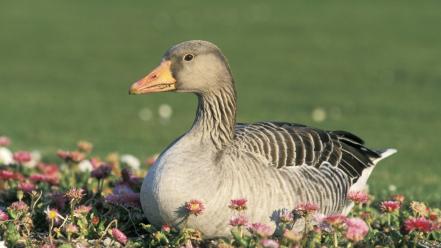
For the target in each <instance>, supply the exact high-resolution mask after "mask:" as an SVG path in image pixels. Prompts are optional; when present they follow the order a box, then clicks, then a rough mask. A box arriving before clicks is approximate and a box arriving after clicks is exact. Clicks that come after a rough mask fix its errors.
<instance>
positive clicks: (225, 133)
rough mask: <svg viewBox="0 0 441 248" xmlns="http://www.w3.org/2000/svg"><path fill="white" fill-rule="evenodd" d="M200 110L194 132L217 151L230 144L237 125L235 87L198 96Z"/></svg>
mask: <svg viewBox="0 0 441 248" xmlns="http://www.w3.org/2000/svg"><path fill="white" fill-rule="evenodd" d="M197 96H198V109H197V111H196V119H195V121H194V123H193V127H192V131H193V132H194V133H197V134H198V135H201V138H202V139H204V140H206V139H209V140H210V142H212V143H213V145H214V146H215V147H216V148H217V149H219V150H220V149H222V148H224V147H225V146H226V145H228V144H230V143H231V142H232V141H233V138H234V127H235V125H236V92H235V89H234V86H232V85H231V86H229V87H223V88H221V89H218V90H216V91H211V92H205V93H201V94H197Z"/></svg>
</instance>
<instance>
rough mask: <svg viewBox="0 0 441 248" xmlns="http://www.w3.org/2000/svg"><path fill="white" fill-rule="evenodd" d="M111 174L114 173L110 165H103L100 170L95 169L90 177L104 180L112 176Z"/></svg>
mask: <svg viewBox="0 0 441 248" xmlns="http://www.w3.org/2000/svg"><path fill="white" fill-rule="evenodd" d="M110 172H112V167H111V166H110V165H105V164H103V165H101V166H99V167H98V168H96V169H94V170H93V171H92V172H91V173H90V175H91V176H92V177H94V178H96V179H104V178H107V177H108V176H110Z"/></svg>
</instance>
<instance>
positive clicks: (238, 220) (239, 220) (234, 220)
mask: <svg viewBox="0 0 441 248" xmlns="http://www.w3.org/2000/svg"><path fill="white" fill-rule="evenodd" d="M247 224H248V218H247V217H246V216H243V215H237V216H233V217H231V219H230V225H231V226H246V225H247Z"/></svg>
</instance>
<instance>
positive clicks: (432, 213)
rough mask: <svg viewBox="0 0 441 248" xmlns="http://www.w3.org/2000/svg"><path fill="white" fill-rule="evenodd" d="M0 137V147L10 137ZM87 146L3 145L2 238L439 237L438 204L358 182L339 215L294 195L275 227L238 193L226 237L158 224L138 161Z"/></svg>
mask: <svg viewBox="0 0 441 248" xmlns="http://www.w3.org/2000/svg"><path fill="white" fill-rule="evenodd" d="M0 140H2V142H1V144H0V146H2V147H1V148H3V149H7V146H8V145H9V143H10V142H9V139H7V138H6V137H0ZM6 141H8V142H6ZM92 150H93V146H92V144H90V143H89V142H85V141H83V142H79V143H78V146H77V149H76V150H74V151H59V152H58V157H59V160H58V161H57V162H58V163H57V164H55V163H53V162H51V163H47V162H41V161H39V160H38V158H36V157H38V156H35V154H31V153H28V152H26V151H19V152H15V153H12V152H11V154H10V155H11V158H12V161H13V162H12V163H8V164H0V179H1V180H0V240H3V241H2V242H5V243H6V244H7V245H8V246H10V247H15V246H16V247H89V246H111V247H120V246H126V247H158V246H163V247H164V246H166V247H167V246H169V247H199V246H204V247H205V246H210V247H320V246H322V247H323V246H324V247H342V246H346V247H352V246H354V247H374V246H388V247H406V246H407V247H427V246H441V242H440V239H441V230H440V228H441V210H440V209H438V208H429V207H428V206H427V205H426V204H425V203H423V202H416V201H411V202H409V201H406V200H405V197H404V196H403V195H393V196H391V197H389V199H386V200H385V201H374V200H373V197H372V196H368V195H367V194H366V193H364V192H351V193H350V194H348V201H352V204H354V205H355V206H354V208H353V210H352V211H351V212H350V213H349V215H348V216H343V215H338V214H337V215H329V216H323V215H321V214H320V213H319V212H318V211H319V207H318V205H316V204H314V203H303V204H299V205H298V206H293V209H286V210H284V211H281V212H280V216H279V221H278V222H277V226H276V229H275V230H274V229H273V228H272V227H270V226H267V225H265V224H263V223H253V222H252V220H250V219H248V217H247V208H249V207H250V206H248V205H247V200H246V199H245V198H241V199H232V200H231V202H230V204H229V205H228V206H225V211H231V210H232V211H233V215H232V217H231V220H230V223H229V224H230V225H231V237H229V238H228V237H226V238H223V239H216V240H206V239H204V238H203V234H202V232H200V231H199V230H194V229H192V228H189V227H187V226H186V225H185V223H186V222H184V226H183V227H181V228H180V229H178V228H177V227H171V226H169V225H167V224H164V225H163V226H162V227H161V228H159V229H158V228H155V227H154V226H152V225H150V224H149V223H148V222H147V220H146V219H145V217H144V216H143V213H142V210H141V208H140V202H139V191H140V184H141V181H142V180H141V177H139V175H142V174H145V171H143V170H142V169H139V161H136V158H134V157H133V156H132V157H130V156H128V155H125V156H122V157H124V159H121V158H120V156H118V155H117V154H109V156H107V157H106V159H101V158H99V157H96V156H94V155H93V154H92ZM129 157H130V159H128V158H129ZM7 159H8V158H7ZM122 161H123V162H122ZM149 161H152V159H149ZM184 206H185V209H186V211H187V213H188V215H187V216H188V217H190V216H192V218H198V216H199V215H203V214H204V211H205V209H206V207H205V204H204V203H203V202H202V201H200V200H198V199H189V200H188V201H187V202H186V203H184ZM229 209H230V210H229Z"/></svg>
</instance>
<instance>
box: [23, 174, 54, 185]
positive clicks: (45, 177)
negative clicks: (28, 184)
mask: <svg viewBox="0 0 441 248" xmlns="http://www.w3.org/2000/svg"><path fill="white" fill-rule="evenodd" d="M29 180H31V181H33V182H45V183H49V184H52V185H57V184H58V183H59V180H60V178H59V175H58V173H53V174H41V173H33V174H31V175H30V176H29Z"/></svg>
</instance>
